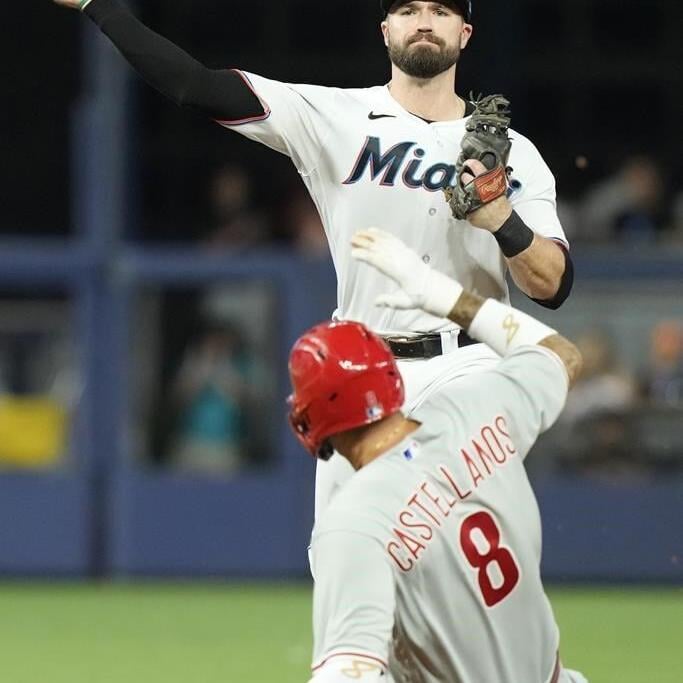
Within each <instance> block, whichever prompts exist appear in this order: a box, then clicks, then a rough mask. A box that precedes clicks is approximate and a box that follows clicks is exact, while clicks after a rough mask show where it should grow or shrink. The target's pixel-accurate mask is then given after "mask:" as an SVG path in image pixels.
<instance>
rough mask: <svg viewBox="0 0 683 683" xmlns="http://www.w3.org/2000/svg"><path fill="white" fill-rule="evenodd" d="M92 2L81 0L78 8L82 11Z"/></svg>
mask: <svg viewBox="0 0 683 683" xmlns="http://www.w3.org/2000/svg"><path fill="white" fill-rule="evenodd" d="M91 2H92V0H81V2H80V4H79V5H78V9H79V10H81V12H82V11H83V10H84V9H85V8H86V7H87V6H88V5H89V4H90V3H91Z"/></svg>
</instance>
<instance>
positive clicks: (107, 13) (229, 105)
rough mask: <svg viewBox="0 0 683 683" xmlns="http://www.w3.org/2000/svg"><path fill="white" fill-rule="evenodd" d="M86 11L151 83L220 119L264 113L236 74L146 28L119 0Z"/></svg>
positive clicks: (100, 0)
mask: <svg viewBox="0 0 683 683" xmlns="http://www.w3.org/2000/svg"><path fill="white" fill-rule="evenodd" d="M85 13H86V14H87V15H88V17H90V19H92V20H93V21H94V22H95V24H97V26H99V28H100V29H101V31H102V32H103V33H104V34H105V35H106V36H107V37H108V38H109V39H110V40H111V42H112V43H114V45H115V46H116V47H117V48H118V50H119V51H120V52H121V54H122V55H123V56H124V57H125V58H126V59H127V60H128V62H129V63H130V64H131V66H132V67H133V68H134V69H135V70H136V71H137V72H138V73H139V74H140V75H141V76H142V77H143V78H144V79H145V80H146V81H147V82H148V83H149V84H150V85H151V86H152V87H153V88H155V89H156V90H158V91H159V92H160V93H162V94H163V95H166V97H168V98H170V99H171V100H173V101H174V102H175V103H176V104H178V105H180V106H181V107H191V108H193V109H197V110H199V111H201V112H203V113H205V114H207V115H208V116H210V117H211V118H213V119H217V120H220V121H240V120H243V119H248V118H258V117H260V116H265V112H264V109H263V106H262V105H261V102H260V101H259V99H258V97H256V95H255V94H254V93H253V92H252V90H251V88H249V86H248V85H247V84H246V82H245V81H244V79H243V78H242V77H241V76H240V75H239V74H238V73H236V72H235V71H230V70H225V69H209V68H207V67H206V66H204V65H203V64H201V63H200V62H198V61H197V60H196V59H194V58H193V57H191V56H190V55H188V54H187V53H186V52H184V51H183V50H181V49H180V48H179V47H177V46H176V45H174V44H173V43H172V42H171V41H169V40H166V38H163V37H162V36H160V35H159V34H157V33H155V32H154V31H152V30H151V29H149V28H147V27H146V26H145V25H144V24H143V23H142V22H141V21H140V20H139V19H137V18H136V17H135V16H134V15H133V14H132V13H131V12H130V11H129V10H128V9H127V8H126V7H125V6H124V5H122V4H121V3H120V2H119V1H118V0H92V2H91V3H90V4H89V5H88V6H87V7H86V8H85Z"/></svg>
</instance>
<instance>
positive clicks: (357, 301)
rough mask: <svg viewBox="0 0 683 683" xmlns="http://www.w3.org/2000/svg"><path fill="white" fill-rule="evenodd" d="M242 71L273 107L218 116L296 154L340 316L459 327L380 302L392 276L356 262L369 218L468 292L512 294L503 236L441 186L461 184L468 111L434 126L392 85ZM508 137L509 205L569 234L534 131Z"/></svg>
mask: <svg viewBox="0 0 683 683" xmlns="http://www.w3.org/2000/svg"><path fill="white" fill-rule="evenodd" d="M242 75H243V77H244V79H245V81H246V82H247V83H248V84H249V85H250V87H252V89H253V90H254V92H255V93H256V95H257V96H258V97H259V99H260V100H261V103H262V105H263V107H264V111H265V114H264V115H263V116H262V117H257V118H255V119H249V120H245V121H223V122H219V123H222V125H224V126H226V127H230V128H231V129H234V130H236V131H237V132H239V133H241V134H243V135H245V136H246V137H248V138H250V139H252V140H257V141H258V142H261V143H263V144H265V145H267V146H269V147H271V148H273V149H275V150H277V151H279V152H282V153H283V154H286V155H287V156H289V157H291V159H292V162H293V163H294V165H295V166H296V168H297V170H298V171H299V173H300V175H301V177H302V178H303V181H304V183H305V184H306V187H307V188H308V191H309V192H310V194H311V196H312V197H313V200H314V202H315V204H316V206H317V208H318V211H319V213H320V216H321V218H322V222H323V225H324V227H325V231H326V233H327V239H328V242H329V244H330V250H331V253H332V259H333V261H334V265H335V269H336V272H337V281H338V295H337V299H338V302H337V306H338V308H337V311H336V317H337V318H339V319H341V320H357V321H359V322H362V323H365V324H366V325H367V326H368V327H370V329H372V330H374V331H375V332H378V333H387V334H389V333H399V334H410V333H417V332H432V331H442V330H446V329H452V328H454V327H455V325H454V324H453V323H451V322H449V321H448V320H443V319H441V318H436V317H434V316H431V315H429V314H428V313H425V312H424V311H420V310H411V311H399V310H395V309H390V308H377V307H376V306H374V305H373V302H374V300H375V298H376V297H377V296H378V295H379V294H384V293H385V292H386V291H387V286H388V283H387V279H386V277H385V276H384V275H382V274H381V273H379V272H376V271H374V270H373V269H371V268H368V267H367V266H366V265H364V264H361V263H359V262H358V261H355V260H354V259H353V258H352V257H351V246H350V242H351V236H352V235H353V234H354V233H355V232H356V231H358V230H361V229H363V228H368V227H371V226H376V227H379V228H383V229H384V230H388V231H390V232H392V233H394V234H396V235H397V236H399V237H400V238H401V239H402V240H403V241H404V242H405V243H406V244H408V245H409V246H410V247H411V248H413V249H415V250H416V251H417V252H418V253H419V254H420V255H421V256H422V257H423V258H424V260H425V261H426V262H429V263H430V264H431V265H432V267H434V268H435V269H436V270H439V271H441V272H442V273H446V275H450V276H451V277H453V278H455V279H456V280H458V282H460V283H461V284H462V285H463V287H465V289H467V290H468V291H471V292H474V293H476V294H479V295H481V296H483V297H491V298H494V299H498V300H500V301H505V302H507V300H508V289H507V284H506V281H505V273H506V269H507V266H506V262H505V258H504V257H503V255H502V253H501V251H500V249H499V248H498V245H497V244H496V241H495V239H494V238H493V236H492V235H491V234H489V233H488V232H486V231H485V230H478V229H476V228H473V227H472V226H471V225H469V224H468V223H467V222H465V221H456V220H455V219H454V218H453V217H452V215H451V210H450V208H449V207H448V205H447V204H446V201H445V199H444V196H443V193H442V190H443V189H444V188H445V187H447V186H449V185H453V184H454V183H455V162H456V160H457V158H458V156H459V153H460V143H461V141H462V138H463V135H464V134H465V125H466V121H467V120H466V119H460V120H455V121H440V122H436V123H432V124H429V123H427V122H426V121H424V120H423V119H421V118H419V117H418V116H414V115H413V114H411V113H410V112H408V111H406V110H405V109H403V107H401V105H400V104H399V103H398V102H397V101H396V100H395V99H394V98H393V97H392V95H391V93H390V91H389V89H388V88H387V87H386V86H377V87H374V88H358V89H341V88H325V87H321V86H315V85H295V84H291V83H280V82H278V81H273V80H270V79H268V78H263V77H261V76H256V75H254V74H246V73H244V74H242ZM511 137H512V151H511V153H510V166H512V168H513V169H514V172H513V179H514V183H513V191H512V193H511V195H510V201H511V202H512V205H513V206H514V208H515V210H516V211H517V213H518V214H519V215H520V216H521V217H522V219H523V220H524V221H525V223H526V224H527V225H528V226H529V227H530V228H532V229H533V230H534V231H535V232H537V233H538V234H541V235H544V236H546V237H550V238H553V239H557V240H560V241H562V242H564V241H565V236H564V232H563V231H562V227H561V225H560V222H559V220H558V218H557V212H556V206H555V179H554V178H553V175H552V173H551V172H550V170H549V169H548V167H547V165H546V164H545V162H544V161H543V159H542V157H541V155H540V154H539V152H538V150H537V149H536V148H535V147H534V145H533V144H532V143H531V142H530V141H529V140H528V139H527V138H525V137H524V136H523V135H520V134H519V133H517V132H511Z"/></svg>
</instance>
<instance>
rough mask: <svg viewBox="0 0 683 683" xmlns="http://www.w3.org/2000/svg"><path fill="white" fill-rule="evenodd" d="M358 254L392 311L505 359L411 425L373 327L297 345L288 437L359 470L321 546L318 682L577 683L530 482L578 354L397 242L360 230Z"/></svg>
mask: <svg viewBox="0 0 683 683" xmlns="http://www.w3.org/2000/svg"><path fill="white" fill-rule="evenodd" d="M353 256H355V258H356V259H357V260H358V261H359V262H365V263H368V264H370V265H371V266H373V272H374V273H375V274H376V275H377V276H378V278H379V283H380V285H381V284H382V283H384V285H385V288H386V287H387V285H388V284H389V280H388V279H387V278H386V276H389V278H391V280H393V281H394V282H395V285H396V287H395V289H394V291H391V292H389V293H388V294H385V295H381V296H379V297H378V298H377V301H376V303H378V304H379V305H380V306H381V307H382V308H383V310H386V309H387V308H388V309H389V310H397V311H413V310H420V311H423V312H424V313H425V314H428V315H430V316H434V317H436V318H448V319H449V320H450V321H451V322H452V323H454V324H456V325H458V327H460V328H462V329H465V330H467V332H468V334H470V335H472V337H474V338H475V339H478V340H481V341H483V342H485V343H486V344H487V345H488V346H490V347H491V348H492V349H493V350H494V351H495V352H496V353H497V354H499V355H500V356H502V357H503V358H502V360H499V361H498V362H497V363H496V364H495V365H493V366H491V367H490V368H489V369H487V370H484V371H481V372H480V373H478V374H477V375H476V376H469V377H463V378H461V379H460V380H458V381H456V382H451V383H449V384H447V385H445V386H443V387H442V388H440V389H438V390H436V391H434V392H432V393H431V395H430V396H429V398H428V399H426V400H425V401H424V402H423V403H422V405H421V406H420V407H419V408H417V409H415V410H414V411H413V413H412V414H411V415H410V416H409V417H408V416H406V415H404V414H403V413H402V412H400V408H401V406H402V404H403V399H404V394H403V383H402V380H401V376H400V373H399V370H398V367H397V364H396V363H395V361H394V358H393V356H392V354H391V352H390V350H389V348H388V347H387V345H386V344H385V343H384V342H383V341H382V340H381V339H380V338H379V337H377V336H376V335H374V334H372V333H371V332H369V331H368V330H367V328H365V327H363V326H362V325H360V324H358V323H352V322H336V323H326V324H322V325H319V326H317V327H314V328H313V329H312V330H310V331H308V332H307V333H305V334H304V335H303V336H302V337H301V338H300V339H299V340H298V341H297V343H296V344H295V345H294V348H293V349H292V352H291V355H290V375H291V380H292V385H293V389H294V392H293V394H292V396H291V398H290V406H291V412H290V421H291V424H292V426H293V428H294V430H295V433H296V434H297V436H298V437H299V439H300V441H301V442H302V443H303V444H304V446H305V447H306V448H307V449H308V450H309V452H310V453H311V454H313V455H315V456H317V457H319V458H323V459H324V458H327V457H329V455H330V454H331V453H332V450H333V449H335V450H336V451H337V452H338V453H340V454H342V456H343V457H344V458H345V459H347V461H348V462H349V463H350V465H351V466H352V467H353V469H354V470H356V473H355V474H353V475H352V476H351V478H350V480H349V481H348V482H347V483H346V485H345V486H344V487H343V488H341V490H340V491H339V492H338V493H337V495H336V496H335V497H334V498H333V499H332V501H331V502H330V504H329V506H328V507H327V509H326V510H325V512H324V513H323V514H322V515H321V517H320V518H319V519H318V520H317V522H316V527H315V530H314V533H313V540H312V567H313V571H314V574H315V579H316V581H315V588H314V618H313V622H314V663H313V672H314V673H313V678H312V683H341V682H342V681H348V680H359V681H366V682H367V683H370V682H371V681H378V682H379V681H380V680H381V681H396V683H410V682H412V681H415V682H418V681H419V682H420V683H437V682H438V683H443V682H444V681H448V683H481V682H482V681H485V682H486V683H585V678H584V677H583V676H581V675H580V674H578V673H576V672H571V671H568V670H566V669H564V668H563V667H562V664H561V662H560V658H559V654H558V650H559V633H558V628H557V625H556V623H555V620H554V618H553V613H552V609H551V607H550V604H549V603H548V600H547V598H546V596H545V593H544V591H543V586H542V584H541V577H540V571H539V564H540V556H541V522H540V518H539V512H538V507H537V504H536V499H535V497H534V494H533V492H532V490H531V486H530V484H529V481H528V479H527V476H526V472H525V469H524V458H525V457H526V455H527V453H528V452H529V449H530V448H531V446H532V445H533V443H534V441H535V439H536V437H537V436H538V435H539V434H540V433H541V432H543V431H545V430H546V429H548V427H550V426H551V425H552V424H553V422H554V421H555V420H556V419H557V417H558V415H559V414H560V411H561V410H562V408H563V406H564V403H565V399H566V396H567V390H568V387H569V386H570V385H571V383H572V382H573V381H574V380H575V378H576V376H577V374H578V372H579V369H580V365H581V357H580V354H579V352H578V350H577V349H576V347H575V346H574V345H573V344H571V343H570V342H569V341H567V340H566V339H564V338H563V337H561V336H560V335H558V334H557V333H556V332H555V331H554V330H552V329H550V328H548V327H546V326H545V325H543V324H541V323H540V322H538V321H536V320H535V319H533V318H531V317H530V316H527V315H525V314H524V313H521V312H519V311H517V310H515V309H513V308H511V307H510V306H508V305H506V304H504V303H501V302H499V301H496V300H494V299H490V298H489V299H483V298H482V297H480V296H478V295H476V294H473V293H472V292H468V291H465V289H464V288H463V286H462V285H461V284H460V283H458V282H456V281H455V280H453V279H451V278H449V277H447V276H445V275H443V274H441V273H439V272H437V271H436V270H433V269H431V268H430V267H429V266H427V265H426V264H425V263H424V262H423V261H422V259H421V258H420V256H419V255H418V254H417V253H416V252H414V251H412V250H411V249H409V248H407V247H406V246H405V244H403V242H402V241H401V240H400V239H399V238H397V237H395V236H393V235H391V234H389V233H387V232H383V231H380V230H374V229H371V230H368V231H365V232H361V233H359V234H357V235H356V236H355V237H354V238H353ZM362 267H367V266H364V265H363V264H362V263H359V268H362ZM371 303H372V302H371ZM338 457H341V456H338Z"/></svg>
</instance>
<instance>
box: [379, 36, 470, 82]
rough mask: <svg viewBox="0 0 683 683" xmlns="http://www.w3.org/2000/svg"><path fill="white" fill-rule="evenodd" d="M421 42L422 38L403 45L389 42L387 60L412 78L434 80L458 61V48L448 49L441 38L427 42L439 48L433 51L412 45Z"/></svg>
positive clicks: (422, 46) (433, 38)
mask: <svg viewBox="0 0 683 683" xmlns="http://www.w3.org/2000/svg"><path fill="white" fill-rule="evenodd" d="M421 40H422V36H418V37H416V38H412V39H411V40H409V41H407V42H406V43H405V45H395V44H394V43H393V42H392V41H391V40H390V41H389V59H390V60H391V63H392V64H394V65H395V66H396V67H397V68H399V69H400V70H401V71H403V73H405V74H407V75H408V76H412V77H413V78H434V77H435V76H438V75H439V74H442V73H443V72H444V71H448V69H450V68H451V67H452V66H453V65H454V64H457V63H458V60H459V59H460V46H459V45H457V44H456V45H453V46H452V47H448V46H447V45H446V43H445V42H444V41H443V40H441V38H435V37H432V38H430V39H429V42H430V43H432V44H433V45H437V46H438V47H439V49H438V50H435V49H434V48H433V47H430V46H429V45H418V46H417V47H413V43H416V42H418V41H421Z"/></svg>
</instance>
